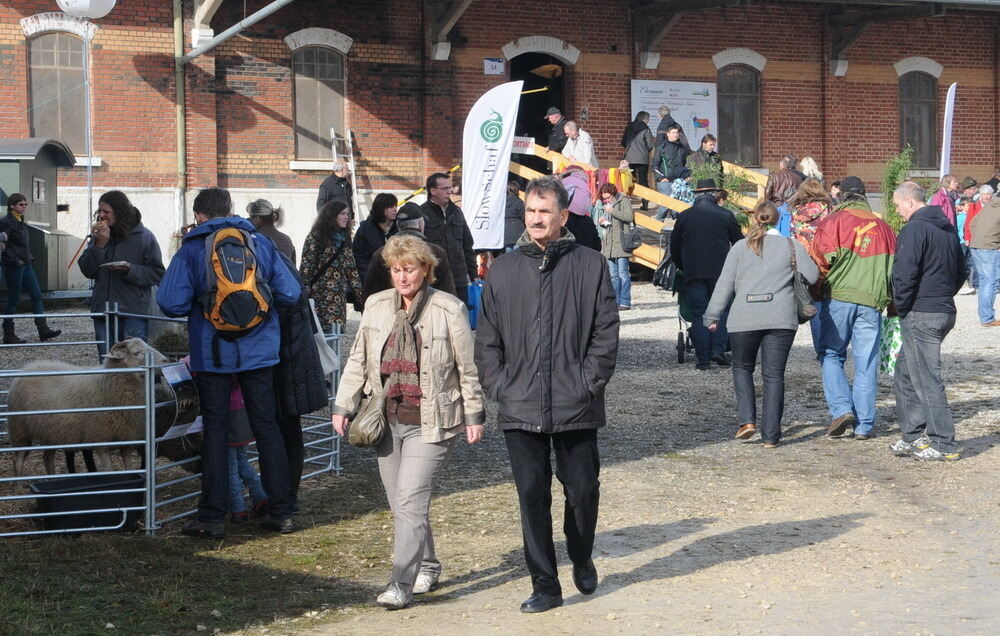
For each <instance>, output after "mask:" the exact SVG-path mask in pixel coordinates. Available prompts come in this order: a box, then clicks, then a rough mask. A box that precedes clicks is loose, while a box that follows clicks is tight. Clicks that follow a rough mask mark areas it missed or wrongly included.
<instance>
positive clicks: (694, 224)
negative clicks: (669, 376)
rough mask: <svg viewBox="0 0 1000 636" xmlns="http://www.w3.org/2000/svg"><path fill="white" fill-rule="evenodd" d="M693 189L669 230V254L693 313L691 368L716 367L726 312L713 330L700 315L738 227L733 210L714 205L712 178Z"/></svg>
mask: <svg viewBox="0 0 1000 636" xmlns="http://www.w3.org/2000/svg"><path fill="white" fill-rule="evenodd" d="M694 192H695V195H696V198H695V200H694V205H692V206H691V207H690V208H688V209H687V210H684V211H683V212H681V213H680V214H679V215H677V221H676V223H674V231H673V232H672V233H671V234H670V255H671V257H672V258H673V259H674V264H675V265H677V269H679V270H681V271H682V272H683V274H684V290H683V291H684V293H685V294H686V295H687V300H688V304H689V306H690V307H691V313H692V315H693V317H692V324H691V340H692V341H694V353H695V357H696V358H697V360H698V363H697V369H698V370H699V371H706V370H708V369H709V367H710V362H715V363H716V364H718V365H719V366H720V367H727V366H729V364H730V362H729V356H727V355H726V344H727V343H728V342H729V332H728V331H726V316H727V314H728V311H727V312H726V313H723V315H722V316H721V317H720V318H719V321H718V323H719V326H718V329H716V331H714V332H711V331H709V330H708V328H707V327H705V324H704V320H702V319H703V318H704V316H705V309H707V308H708V301H709V299H710V298H711V297H712V292H713V291H715V283H716V282H717V281H718V280H719V275H720V274H721V273H722V266H723V264H725V262H726V256H727V255H728V254H729V248H730V247H732V245H733V244H734V243H736V241H739V240H740V239H742V238H743V232H742V231H740V224H739V223H737V221H736V217H735V216H733V213H732V212H730V211H729V210H727V209H726V208H724V207H722V206H721V205H719V196H720V194H721V193H722V189H721V188H720V187H719V185H718V183H717V182H716V180H715V179H702V180H701V181H699V182H698V187H697V188H695V190H694Z"/></svg>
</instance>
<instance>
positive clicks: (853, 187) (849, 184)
mask: <svg viewBox="0 0 1000 636" xmlns="http://www.w3.org/2000/svg"><path fill="white" fill-rule="evenodd" d="M840 189H841V191H843V192H844V193H847V192H853V193H854V194H860V195H861V196H866V193H865V182H864V181H862V180H861V179H859V178H858V177H847V178H845V179H843V180H841V182H840Z"/></svg>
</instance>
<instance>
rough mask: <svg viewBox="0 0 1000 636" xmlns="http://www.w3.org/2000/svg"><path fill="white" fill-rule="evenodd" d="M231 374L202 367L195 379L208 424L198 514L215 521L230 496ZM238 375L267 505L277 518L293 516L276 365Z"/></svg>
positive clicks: (221, 516) (204, 421)
mask: <svg viewBox="0 0 1000 636" xmlns="http://www.w3.org/2000/svg"><path fill="white" fill-rule="evenodd" d="M231 378H232V375H230V374H228V373H207V372H199V373H197V374H196V375H195V378H194V380H195V384H196V385H197V386H198V395H199V397H200V399H201V417H202V425H203V428H204V430H203V432H202V443H201V466H202V468H201V470H202V476H201V500H200V501H199V502H198V519H200V520H201V521H207V522H210V523H215V522H222V521H224V520H225V517H226V507H227V506H226V504H227V502H228V501H229V498H228V493H229V461H228V446H227V444H228V442H229V425H228V420H227V419H226V418H227V416H228V414H229V396H230V393H231V391H232V387H231V384H230V382H231ZM236 380H237V381H238V382H239V385H240V389H241V390H242V392H243V401H244V403H245V404H246V409H247V417H248V419H249V420H250V428H251V429H252V430H253V434H254V437H255V438H256V439H257V452H258V454H259V456H260V458H259V461H260V473H261V479H262V480H263V482H264V490H266V491H267V495H268V497H269V498H270V500H271V505H270V507H269V509H268V510H269V511H270V514H271V517H272V518H275V519H285V518H287V517H290V516H292V514H293V513H294V508H293V504H292V491H291V481H290V478H289V470H288V458H287V457H286V455H285V444H284V441H283V440H282V437H281V431H280V430H279V429H278V424H277V422H276V421H275V419H274V386H273V368H272V367H264V368H263V369H253V370H251V371H243V372H241V373H237V374H236Z"/></svg>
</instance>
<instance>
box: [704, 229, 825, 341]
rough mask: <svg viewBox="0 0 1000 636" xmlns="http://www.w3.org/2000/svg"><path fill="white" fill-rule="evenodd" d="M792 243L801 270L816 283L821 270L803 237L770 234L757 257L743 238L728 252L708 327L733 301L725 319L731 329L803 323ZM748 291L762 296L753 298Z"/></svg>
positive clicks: (793, 326)
mask: <svg viewBox="0 0 1000 636" xmlns="http://www.w3.org/2000/svg"><path fill="white" fill-rule="evenodd" d="M789 242H791V243H792V244H793V245H794V248H795V258H796V259H797V260H798V268H799V271H800V272H802V275H803V276H805V278H806V280H807V281H809V283H810V284H812V283H815V282H816V279H817V278H818V277H819V269H817V267H816V263H814V262H813V260H812V259H811V258H809V255H808V254H807V253H806V250H805V248H804V247H802V244H801V243H799V242H798V241H796V240H791V239H787V238H785V237H784V236H780V235H777V234H768V235H767V236H765V237H764V244H763V246H762V247H761V251H760V252H761V255H760V256H757V255H756V254H754V253H753V251H752V250H751V249H750V246H749V245H747V242H746V239H743V240H742V241H739V242H738V243H736V245H734V246H733V249H731V250H729V256H727V257H726V264H725V265H724V266H723V267H722V274H721V275H720V276H719V280H718V282H717V283H716V284H715V291H714V292H713V293H712V300H710V301H709V303H708V309H706V310H705V326H706V327H707V326H709V325H710V324H712V323H713V322H717V321H718V320H719V318H720V317H721V316H722V313H723V311H725V309H726V305H728V304H729V301H730V300H732V301H733V305H732V307H731V308H730V310H729V319H728V320H727V321H726V328H727V329H728V330H729V331H731V332H739V331H760V330H765V329H798V328H799V322H798V320H797V317H796V311H795V296H794V295H793V293H792V255H791V252H790V251H789ZM768 294H770V299H769V300H768ZM748 296H756V297H759V298H751V299H749V300H748ZM734 297H735V298H734ZM750 300H754V301H756V302H750Z"/></svg>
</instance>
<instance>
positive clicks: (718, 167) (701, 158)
mask: <svg viewBox="0 0 1000 636" xmlns="http://www.w3.org/2000/svg"><path fill="white" fill-rule="evenodd" d="M717 143H718V140H716V138H715V135H712V134H708V135H705V136H704V137H702V138H701V148H699V149H698V150H696V151H695V152H692V153H691V154H689V155H688V157H687V167H688V168H689V169H690V170H692V171H694V170H697V169H698V168H699V167H700V166H705V165H707V166H709V167H710V168H711V169H712V172H713V173H714V174H712V175H711V177H712V178H713V179H721V178H722V157H720V156H719V153H717V152H715V146H716V144H717Z"/></svg>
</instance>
